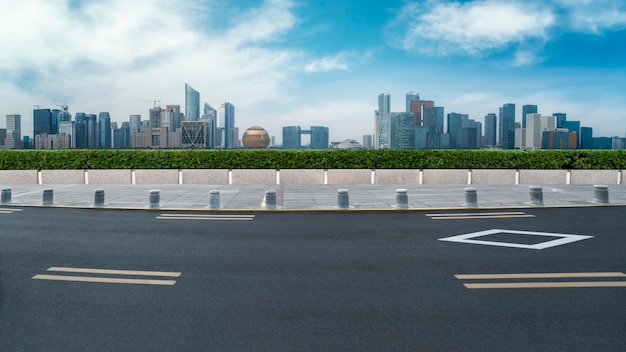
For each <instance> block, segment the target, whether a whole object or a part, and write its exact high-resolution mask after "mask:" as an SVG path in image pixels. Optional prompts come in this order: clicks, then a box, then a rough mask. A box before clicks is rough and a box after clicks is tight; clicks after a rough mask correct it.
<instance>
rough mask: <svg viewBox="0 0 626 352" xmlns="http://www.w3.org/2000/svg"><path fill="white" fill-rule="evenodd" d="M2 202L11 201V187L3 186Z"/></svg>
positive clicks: (0, 201) (0, 197)
mask: <svg viewBox="0 0 626 352" xmlns="http://www.w3.org/2000/svg"><path fill="white" fill-rule="evenodd" d="M0 203H2V204H7V203H11V188H3V189H2V195H1V196H0Z"/></svg>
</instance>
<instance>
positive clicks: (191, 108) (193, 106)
mask: <svg viewBox="0 0 626 352" xmlns="http://www.w3.org/2000/svg"><path fill="white" fill-rule="evenodd" d="M199 118H200V93H199V92H198V91H197V90H195V89H193V88H191V86H190V85H189V84H187V83H185V121H198V119H199Z"/></svg>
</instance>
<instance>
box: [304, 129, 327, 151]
mask: <svg viewBox="0 0 626 352" xmlns="http://www.w3.org/2000/svg"><path fill="white" fill-rule="evenodd" d="M329 146H330V140H329V136H328V127H324V126H311V144H310V146H309V148H310V149H328V147H329Z"/></svg>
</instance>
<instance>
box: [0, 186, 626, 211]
mask: <svg viewBox="0 0 626 352" xmlns="http://www.w3.org/2000/svg"><path fill="white" fill-rule="evenodd" d="M1 187H2V188H3V189H6V188H11V203H9V204H10V205H13V206H16V205H17V206H40V205H42V200H43V191H44V190H45V189H52V190H53V199H54V203H53V206H66V207H84V208H89V207H94V193H95V190H96V189H104V192H105V206H104V207H105V208H119V209H148V208H150V206H149V205H150V191H151V190H159V202H160V208H161V209H187V210H210V206H209V205H210V204H211V202H210V200H211V196H210V191H211V190H219V191H220V193H219V198H220V199H219V200H220V202H219V204H220V209H221V210H240V211H259V210H266V209H267V207H266V203H265V193H266V191H267V190H275V191H276V209H278V210H337V209H339V208H338V192H337V191H338V190H339V189H347V190H348V192H349V193H348V194H349V209H359V210H396V209H398V208H397V207H396V189H399V188H401V189H407V190H408V204H409V209H435V208H464V207H465V189H466V188H468V187H471V188H475V189H476V192H477V198H478V207H479V208H507V207H528V206H531V204H530V196H529V186H528V185H471V186H470V185H410V186H405V185H102V186H98V185H2V186H1ZM541 187H542V191H543V201H544V206H593V205H596V203H595V196H594V187H593V185H543V186H541ZM609 200H610V204H613V205H626V185H610V186H609ZM3 205H7V204H3ZM211 210H213V209H211Z"/></svg>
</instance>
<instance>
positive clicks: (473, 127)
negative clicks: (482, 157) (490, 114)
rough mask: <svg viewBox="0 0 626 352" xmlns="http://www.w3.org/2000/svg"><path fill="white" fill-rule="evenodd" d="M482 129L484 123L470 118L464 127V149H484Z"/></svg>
mask: <svg viewBox="0 0 626 352" xmlns="http://www.w3.org/2000/svg"><path fill="white" fill-rule="evenodd" d="M482 129H483V124H482V123H480V122H478V121H474V120H472V119H469V118H468V119H467V120H466V121H465V126H464V127H463V135H462V138H463V147H464V148H466V149H478V148H480V147H482V143H481V140H482Z"/></svg>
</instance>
